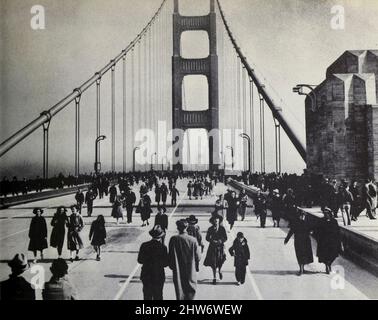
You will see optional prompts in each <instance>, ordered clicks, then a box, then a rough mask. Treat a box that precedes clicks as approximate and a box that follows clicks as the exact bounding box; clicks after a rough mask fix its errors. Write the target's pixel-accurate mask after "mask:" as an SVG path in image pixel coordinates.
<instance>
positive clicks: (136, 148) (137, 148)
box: [133, 147, 140, 172]
mask: <svg viewBox="0 0 378 320" xmlns="http://www.w3.org/2000/svg"><path fill="white" fill-rule="evenodd" d="M139 149H140V148H139V147H135V148H134V150H133V172H135V152H136V151H137V150H139Z"/></svg>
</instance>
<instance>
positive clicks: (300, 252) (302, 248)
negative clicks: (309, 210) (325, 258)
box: [284, 213, 314, 275]
mask: <svg viewBox="0 0 378 320" xmlns="http://www.w3.org/2000/svg"><path fill="white" fill-rule="evenodd" d="M310 232H311V229H310V226H309V224H308V223H307V221H306V220H305V215H304V213H301V215H300V217H299V218H297V219H295V220H293V221H292V223H291V227H290V231H289V233H288V234H287V237H286V239H285V242H284V243H285V244H287V243H288V242H289V240H290V238H291V237H292V236H293V235H294V248H295V255H296V256H297V261H298V264H299V273H298V275H302V274H303V273H304V272H305V270H304V265H305V264H309V263H312V262H313V261H314V258H313V255H312V246H311V238H310Z"/></svg>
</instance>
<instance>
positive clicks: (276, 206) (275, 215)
mask: <svg viewBox="0 0 378 320" xmlns="http://www.w3.org/2000/svg"><path fill="white" fill-rule="evenodd" d="M282 208H283V203H282V198H281V196H280V191H279V190H278V189H274V190H273V195H272V201H271V204H270V209H271V210H272V219H273V227H274V228H275V227H277V228H279V227H280V220H281V212H282Z"/></svg>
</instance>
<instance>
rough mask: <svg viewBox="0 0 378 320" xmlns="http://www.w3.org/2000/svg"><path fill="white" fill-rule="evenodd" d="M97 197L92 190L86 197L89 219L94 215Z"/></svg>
mask: <svg viewBox="0 0 378 320" xmlns="http://www.w3.org/2000/svg"><path fill="white" fill-rule="evenodd" d="M96 197H97V195H96V193H95V192H94V190H93V189H92V188H91V189H89V190H88V192H87V193H86V195H85V203H86V205H87V215H88V217H90V216H92V213H93V201H94V200H95V199H96Z"/></svg>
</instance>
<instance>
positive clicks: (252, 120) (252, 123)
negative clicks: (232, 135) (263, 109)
mask: <svg viewBox="0 0 378 320" xmlns="http://www.w3.org/2000/svg"><path fill="white" fill-rule="evenodd" d="M249 104H250V136H251V153H252V155H251V159H252V172H255V114H254V113H255V111H254V106H253V80H252V79H251V78H250V79H249Z"/></svg>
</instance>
